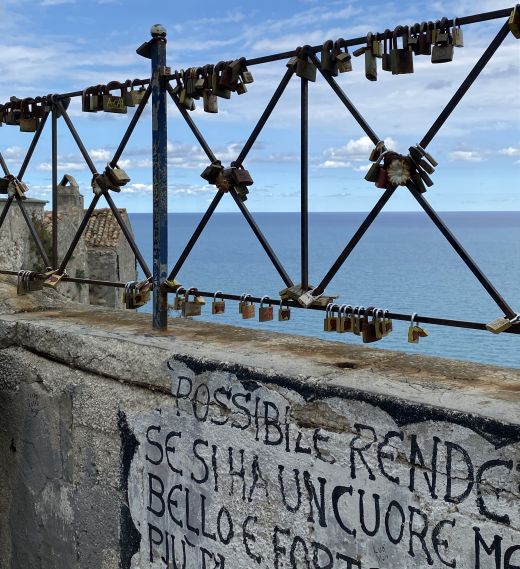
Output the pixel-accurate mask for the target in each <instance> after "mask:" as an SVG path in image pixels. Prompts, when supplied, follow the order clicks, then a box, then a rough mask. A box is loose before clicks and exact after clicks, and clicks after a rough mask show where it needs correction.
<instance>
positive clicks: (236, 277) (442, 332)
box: [129, 211, 520, 368]
mask: <svg viewBox="0 0 520 569" xmlns="http://www.w3.org/2000/svg"><path fill="white" fill-rule="evenodd" d="M252 213H253V215H254V217H255V220H256V221H257V223H258V225H259V227H260V228H261V230H262V232H263V233H264V234H265V236H266V238H267V240H268V241H269V243H270V244H271V246H272V248H273V249H274V251H275V252H276V254H277V256H278V257H279V259H280V261H281V263H282V264H283V265H284V267H285V269H286V270H287V272H288V273H289V275H290V276H291V278H292V279H293V281H294V282H300V269H299V264H300V223H299V220H300V214H299V212H252ZM202 215H203V214H202V213H188V212H182V213H169V214H168V221H169V263H168V265H169V270H171V268H172V267H173V265H174V264H175V262H176V261H177V259H178V257H179V255H180V253H181V251H182V250H183V249H184V247H185V245H186V243H187V242H188V239H189V238H190V237H191V235H192V233H193V231H194V229H195V227H196V226H197V225H198V223H199V221H200V218H201V217H202ZM129 216H130V220H131V223H132V227H133V231H134V234H135V237H136V241H137V244H138V246H139V247H140V249H141V252H142V253H143V256H144V257H145V259H146V261H147V263H148V264H149V266H150V267H151V266H152V254H151V253H152V214H150V213H130V214H129ZM365 216H366V212H311V213H310V214H309V280H310V283H311V284H312V285H314V286H316V285H317V284H318V283H319V281H321V279H322V278H323V276H324V275H325V274H326V272H327V271H328V269H329V268H330V266H331V265H332V263H333V262H334V261H335V260H336V258H337V256H338V255H339V253H340V252H341V251H342V250H343V248H344V247H345V245H346V244H347V242H348V241H349V240H350V238H351V236H352V235H353V234H354V232H355V231H356V230H357V228H358V227H359V225H360V223H361V222H362V221H363V219H364V218H365ZM440 216H441V218H442V219H443V220H444V221H445V223H446V224H447V225H448V227H449V228H450V229H451V231H452V232H453V233H454V234H455V236H456V237H457V238H458V239H459V241H460V242H461V244H462V245H463V247H465V249H466V250H467V251H468V253H469V254H470V255H471V256H472V257H473V259H474V260H475V261H476V262H477V264H478V265H479V266H480V268H481V269H482V270H483V272H484V273H485V274H486V276H487V277H488V278H489V279H490V280H491V282H492V283H493V284H494V286H495V287H496V288H497V289H498V291H499V292H500V293H501V294H502V295H503V297H504V298H505V299H506V301H508V302H509V304H510V305H512V307H513V309H514V310H517V311H519V310H520V211H518V212H517V211H507V212H504V211H486V212H483V211H471V212H468V211H465V212H460V211H455V212H453V211H452V212H440ZM505 268H506V270H505ZM177 280H178V281H179V282H181V283H182V284H183V285H184V286H186V287H197V288H199V289H200V290H212V291H213V290H214V291H217V290H221V291H223V292H226V293H230V294H238V295H240V294H245V293H247V294H251V295H253V296H260V297H261V296H265V295H267V296H270V297H271V298H279V296H278V295H279V291H280V290H282V289H283V288H285V284H284V283H283V281H282V280H281V278H280V276H279V275H278V273H277V272H276V270H275V269H274V267H273V266H272V264H271V262H270V260H269V259H268V257H267V255H266V254H265V252H264V250H263V249H262V247H261V246H260V244H259V242H258V241H257V240H256V237H255V236H254V234H253V232H252V231H251V228H250V227H249V226H248V224H247V222H246V220H245V219H244V218H243V216H242V214H241V213H240V212H218V213H217V212H216V213H215V214H214V215H213V217H212V219H211V220H210V221H209V222H208V225H207V227H206V229H205V231H204V233H203V234H202V235H201V237H200V239H199V241H198V242H197V244H196V245H195V247H194V249H193V251H192V253H191V255H190V257H189V258H188V259H187V261H186V263H185V264H184V266H183V267H182V269H181V271H180V273H179V275H178V276H177ZM326 292H327V293H328V294H331V295H334V296H336V295H338V296H339V298H338V302H339V303H340V304H351V305H353V306H377V307H380V308H383V309H389V310H391V311H393V312H402V313H409V314H412V313H413V312H417V313H419V314H422V315H425V316H436V317H443V318H454V319H461V320H470V321H476V322H489V321H491V320H493V319H494V318H496V317H497V316H500V315H502V312H501V310H500V309H499V308H498V306H497V305H496V304H495V303H494V301H493V300H492V299H491V297H489V295H488V294H487V292H486V291H485V290H484V288H483V287H482V286H481V285H480V283H479V282H478V281H477V280H476V278H475V277H474V276H473V274H472V273H471V272H470V271H469V269H468V268H467V267H466V265H465V264H464V263H463V261H462V260H461V259H460V258H459V256H458V255H457V254H456V253H455V251H453V249H452V248H451V246H450V245H449V243H448V242H447V241H446V239H445V238H444V237H443V235H442V234H441V233H440V231H439V230H438V229H437V228H436V227H435V225H434V224H433V223H432V222H431V220H430V219H429V218H428V217H427V215H426V214H425V213H424V212H416V211H413V212H382V213H381V214H380V216H378V218H377V219H376V220H375V222H374V223H373V225H372V226H371V227H370V228H369V229H368V231H367V233H366V234H365V236H364V237H363V238H362V240H361V242H360V243H359V244H358V246H357V247H356V249H355V250H354V252H353V253H352V254H351V256H350V257H349V258H348V259H347V261H346V262H345V264H344V265H343V267H342V269H341V270H340V271H339V272H338V274H337V275H336V277H335V278H334V279H333V281H332V282H331V284H330V285H329V287H328V288H327V291H326ZM171 301H173V298H172V299H171ZM144 311H147V312H149V311H151V305H150V304H148V305H147V306H146V307H145V308H144ZM175 314H176V313H172V315H175ZM200 318H201V319H202V320H208V321H214V322H222V323H228V324H233V325H240V326H245V327H253V328H258V329H264V330H271V331H277V332H287V333H290V334H299V335H303V336H313V337H318V338H323V339H326V340H334V341H339V342H345V343H355V344H359V343H361V340H360V339H359V338H358V337H356V336H353V335H351V334H335V333H326V332H324V331H323V314H322V313H319V312H316V311H305V310H298V309H296V310H293V311H292V317H291V320H290V321H288V322H278V321H277V320H275V321H271V322H266V323H260V322H258V321H256V320H242V319H241V317H240V316H239V314H238V310H237V308H236V303H234V302H228V303H227V309H226V313H225V314H224V315H222V316H212V315H211V306H210V300H208V303H207V305H206V306H205V310H204V311H203V315H202V316H201V317H200ZM425 328H427V330H428V333H429V336H428V337H427V338H424V339H423V340H421V342H420V344H418V345H415V344H409V343H408V342H407V329H408V324H407V323H405V322H395V323H394V332H393V333H392V334H391V335H390V336H388V337H387V338H385V339H383V340H382V341H380V342H377V343H376V344H371V347H376V348H387V349H391V350H400V351H405V352H408V353H419V354H428V355H436V356H441V357H448V358H456V359H463V360H469V361H476V362H482V363H490V364H495V365H503V366H509V367H518V368H520V346H519V340H520V338H519V337H518V336H517V335H512V334H500V335H493V334H491V333H489V332H484V331H474V330H464V329H458V328H451V327H444V326H436V325H428V326H425Z"/></svg>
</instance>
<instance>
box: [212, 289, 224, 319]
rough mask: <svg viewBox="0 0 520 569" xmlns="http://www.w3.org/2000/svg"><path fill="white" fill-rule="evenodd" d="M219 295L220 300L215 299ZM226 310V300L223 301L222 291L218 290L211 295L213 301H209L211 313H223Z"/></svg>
mask: <svg viewBox="0 0 520 569" xmlns="http://www.w3.org/2000/svg"><path fill="white" fill-rule="evenodd" d="M219 295H220V296H221V300H217V297H218V296H219ZM225 311H226V302H225V301H224V297H223V296H222V291H220V290H218V291H217V292H216V293H215V294H214V295H213V302H212V303H211V314H214V315H216V314H224V312H225Z"/></svg>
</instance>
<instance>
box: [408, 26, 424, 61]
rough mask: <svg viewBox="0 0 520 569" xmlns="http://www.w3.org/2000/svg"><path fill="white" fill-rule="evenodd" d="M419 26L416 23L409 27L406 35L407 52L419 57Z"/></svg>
mask: <svg viewBox="0 0 520 569" xmlns="http://www.w3.org/2000/svg"><path fill="white" fill-rule="evenodd" d="M420 30H421V24H419V23H417V24H414V25H413V26H411V28H410V29H409V35H408V50H409V51H412V52H413V53H414V54H415V55H419V33H420Z"/></svg>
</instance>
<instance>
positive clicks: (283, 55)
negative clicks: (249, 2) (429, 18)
mask: <svg viewBox="0 0 520 569" xmlns="http://www.w3.org/2000/svg"><path fill="white" fill-rule="evenodd" d="M512 10H513V7H511V8H504V9H502V10H494V11H492V12H482V13H479V14H473V15H471V16H465V17H462V18H457V24H458V25H461V26H465V25H468V24H478V23H481V22H488V21H490V20H498V19H500V18H507V17H509V15H510V14H511V11H512ZM448 25H449V26H452V25H453V19H448ZM401 35H402V32H398V33H397V37H399V36H401ZM373 36H374V37H375V38H377V39H382V38H383V36H384V32H375V33H373ZM366 43H367V37H366V35H365V36H361V37H357V38H351V39H349V40H346V41H345V42H344V44H343V46H348V47H351V46H355V45H363V44H366ZM322 47H323V46H322V45H321V44H320V45H315V46H312V47H311V48H310V51H312V52H313V53H318V52H319V51H321V49H322ZM295 55H296V49H293V50H291V51H284V52H279V53H273V54H270V55H264V56H262V57H253V58H250V59H246V61H245V65H247V66H248V67H251V66H254V65H261V64H262V63H270V62H272V61H280V60H283V59H289V58H290V57H294V56H295ZM174 78H175V75H174V74H172V75H169V76H168V77H167V79H168V80H170V81H171V80H172V79H174ZM150 82H151V81H150V79H142V80H141V79H140V80H139V85H143V86H146V85H149V84H150ZM82 95H83V90H78V91H72V92H70V93H62V94H61V95H56V97H57V98H59V99H69V98H73V97H81V96H82Z"/></svg>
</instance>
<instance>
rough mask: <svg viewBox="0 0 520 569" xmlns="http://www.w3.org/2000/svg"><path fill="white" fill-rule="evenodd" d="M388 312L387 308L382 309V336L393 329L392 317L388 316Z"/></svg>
mask: <svg viewBox="0 0 520 569" xmlns="http://www.w3.org/2000/svg"><path fill="white" fill-rule="evenodd" d="M389 314H390V312H389V311H388V310H385V311H384V314H383V316H384V320H383V321H384V324H383V335H384V336H388V334H390V333H391V332H392V331H393V329H394V325H393V323H392V319H391V318H390V317H389Z"/></svg>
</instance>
